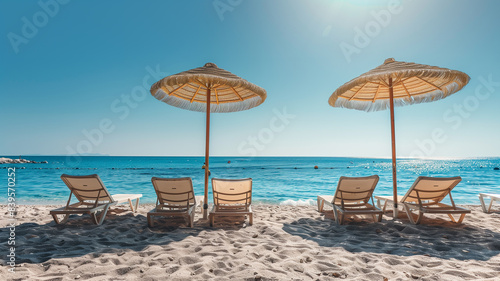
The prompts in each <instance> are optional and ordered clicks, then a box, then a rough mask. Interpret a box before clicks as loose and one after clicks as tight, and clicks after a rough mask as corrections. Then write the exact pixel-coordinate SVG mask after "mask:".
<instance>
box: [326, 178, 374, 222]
mask: <svg viewBox="0 0 500 281" xmlns="http://www.w3.org/2000/svg"><path fill="white" fill-rule="evenodd" d="M378 180H379V177H378V176H377V175H373V176H369V177H340V179H339V183H338V185H337V190H336V191H335V195H334V196H329V195H319V196H318V211H319V212H323V209H324V205H327V206H330V207H332V208H333V214H334V216H335V221H336V222H337V223H338V224H343V223H344V218H345V216H346V215H371V216H372V217H373V220H374V221H379V222H380V221H382V215H383V212H382V210H380V209H378V208H377V207H375V204H374V202H373V197H372V194H373V191H374V190H375V187H376V186H377V183H378ZM370 200H371V201H372V204H370V203H369V201H370ZM377 215H378V218H377Z"/></svg>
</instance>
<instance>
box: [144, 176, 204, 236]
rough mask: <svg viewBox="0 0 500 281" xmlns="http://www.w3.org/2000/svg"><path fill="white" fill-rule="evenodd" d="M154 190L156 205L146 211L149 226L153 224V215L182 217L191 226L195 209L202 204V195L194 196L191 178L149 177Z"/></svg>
mask: <svg viewBox="0 0 500 281" xmlns="http://www.w3.org/2000/svg"><path fill="white" fill-rule="evenodd" d="M151 182H152V183H153V187H154V189H155V192H156V197H157V199H156V207H155V208H154V209H153V210H151V211H150V212H148V214H147V219H148V225H149V227H152V226H153V217H155V216H162V217H183V218H185V219H186V221H187V222H188V225H189V227H193V224H194V216H195V209H196V207H197V206H202V204H203V197H202V196H195V195H194V191H193V182H192V180H191V178H157V177H153V178H152V179H151Z"/></svg>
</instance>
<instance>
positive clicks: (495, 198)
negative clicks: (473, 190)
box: [479, 193, 500, 213]
mask: <svg viewBox="0 0 500 281" xmlns="http://www.w3.org/2000/svg"><path fill="white" fill-rule="evenodd" d="M485 198H490V204H489V205H488V208H487V209H486V204H485V203H484V199H485ZM479 201H480V202H481V208H482V209H483V212H485V213H489V212H491V206H493V203H494V202H495V201H496V202H500V194H491V193H479Z"/></svg>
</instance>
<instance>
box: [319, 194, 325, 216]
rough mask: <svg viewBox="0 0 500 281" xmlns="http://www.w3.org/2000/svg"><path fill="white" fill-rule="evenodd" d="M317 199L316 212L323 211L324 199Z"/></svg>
mask: <svg viewBox="0 0 500 281" xmlns="http://www.w3.org/2000/svg"><path fill="white" fill-rule="evenodd" d="M317 201H318V212H320V213H321V212H323V207H324V205H325V200H323V198H319V197H318V199H317Z"/></svg>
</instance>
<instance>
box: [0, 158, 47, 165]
mask: <svg viewBox="0 0 500 281" xmlns="http://www.w3.org/2000/svg"><path fill="white" fill-rule="evenodd" d="M24 163H31V164H47V163H48V162H47V161H42V162H36V161H32V160H27V159H20V158H19V159H10V158H5V157H0V164H24Z"/></svg>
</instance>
